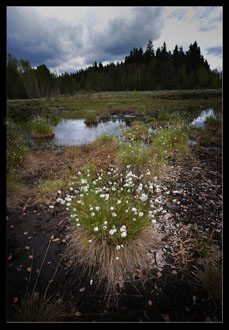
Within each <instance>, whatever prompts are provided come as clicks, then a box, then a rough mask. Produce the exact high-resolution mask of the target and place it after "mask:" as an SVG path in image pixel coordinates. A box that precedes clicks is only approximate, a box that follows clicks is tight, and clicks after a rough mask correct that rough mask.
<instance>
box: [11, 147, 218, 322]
mask: <svg viewBox="0 0 229 330" xmlns="http://www.w3.org/2000/svg"><path fill="white" fill-rule="evenodd" d="M193 152H194V153H195V156H196V157H195V161H193V159H191V158H189V157H187V158H186V160H185V162H184V161H183V162H181V163H180V165H179V164H178V163H177V161H176V160H175V159H172V158H170V159H168V160H169V163H170V165H171V166H174V167H173V169H174V171H173V172H172V173H171V176H170V177H169V178H167V179H165V181H163V183H162V185H163V184H164V185H166V186H168V185H170V195H169V197H170V198H169V199H168V200H169V201H168V203H167V213H166V214H165V215H164V217H163V219H162V221H160V222H158V223H157V224H156V230H157V231H158V234H159V235H160V237H161V243H162V245H161V246H160V247H158V249H157V250H154V251H153V250H151V251H149V255H148V257H149V267H150V269H151V277H150V278H149V276H148V278H147V277H146V276H145V275H144V273H143V272H141V271H140V270H136V281H135V283H128V282H125V283H122V282H120V283H119V284H118V285H117V290H118V292H119V296H118V303H117V304H116V305H115V304H113V305H112V304H110V305H107V303H106V302H105V301H104V293H103V290H102V289H101V290H100V289H96V279H95V281H94V282H93V284H92V285H90V277H88V276H86V275H85V276H84V277H83V278H82V277H80V276H79V275H78V274H80V272H78V270H77V269H76V270H70V269H69V268H68V263H67V257H66V256H65V249H66V246H67V241H68V238H69V236H68V234H69V232H68V226H69V224H68V218H69V216H68V214H67V211H66V210H63V209H62V208H61V207H60V208H56V207H55V209H53V210H52V209H48V208H47V207H38V206H36V207H35V206H34V207H31V206H29V203H28V204H26V203H25V204H24V205H21V206H20V207H19V208H18V210H17V212H14V213H12V212H10V211H8V210H7V213H6V233H7V288H6V292H7V307H8V308H7V310H8V315H7V320H12V321H13V322H14V321H17V320H13V314H12V306H13V305H17V306H20V304H21V302H22V300H23V297H24V296H25V293H26V292H32V291H33V290H34V292H36V293H37V295H40V296H42V295H43V294H44V291H45V289H46V288H47V286H48V285H49V287H48V290H47V296H49V297H50V296H52V297H53V298H54V299H56V300H57V299H60V298H61V299H62V301H63V302H67V303H68V304H70V305H71V311H70V310H69V311H67V314H68V316H67V317H66V316H65V319H64V321H69V322H93V321H94V322H222V310H221V308H222V307H221V304H220V303H217V302H216V301H215V300H214V299H212V298H211V297H210V296H209V292H208V291H207V290H206V289H204V287H203V286H202V285H201V284H200V283H199V282H198V279H196V277H195V276H194V275H193V271H194V270H195V269H196V268H195V267H198V268H200V267H201V262H203V263H204V260H206V255H204V249H203V244H202V245H201V244H199V245H198V244H197V243H198V242H199V243H200V242H202V243H203V242H210V243H209V244H208V246H207V248H209V247H210V244H211V249H210V251H213V252H214V253H213V255H211V257H212V258H213V259H214V260H215V262H216V263H217V265H220V264H221V261H222V260H221V250H222V246H221V245H222V150H221V149H220V148H212V149H211V148H200V149H199V150H193ZM194 243H195V244H194ZM194 247H195V248H194ZM201 251H202V254H201V253H200V252H201ZM208 256H209V255H208ZM36 280H37V282H36ZM35 282H36V286H35ZM34 286H35V287H34ZM24 321H26V320H24ZM54 321H55V320H54Z"/></svg>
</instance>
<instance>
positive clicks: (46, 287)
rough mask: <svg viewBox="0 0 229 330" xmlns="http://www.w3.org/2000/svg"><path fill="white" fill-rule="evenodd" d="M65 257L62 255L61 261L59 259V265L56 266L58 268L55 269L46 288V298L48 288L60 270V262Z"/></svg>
mask: <svg viewBox="0 0 229 330" xmlns="http://www.w3.org/2000/svg"><path fill="white" fill-rule="evenodd" d="M63 257H64V256H62V257H61V258H60V261H59V263H58V265H57V267H56V269H55V272H54V274H53V276H52V278H51V280H50V281H49V283H48V285H47V287H46V289H45V293H44V299H45V298H46V294H47V291H48V288H49V286H50V284H51V283H52V281H53V278H54V276H55V275H56V272H57V270H58V268H59V266H60V263H61V261H62V259H63Z"/></svg>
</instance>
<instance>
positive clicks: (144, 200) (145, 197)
mask: <svg viewBox="0 0 229 330" xmlns="http://www.w3.org/2000/svg"><path fill="white" fill-rule="evenodd" d="M139 199H140V200H141V201H142V202H146V201H147V199H148V196H147V195H146V194H141V196H140V197H139Z"/></svg>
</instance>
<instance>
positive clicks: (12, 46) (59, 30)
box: [7, 7, 82, 66]
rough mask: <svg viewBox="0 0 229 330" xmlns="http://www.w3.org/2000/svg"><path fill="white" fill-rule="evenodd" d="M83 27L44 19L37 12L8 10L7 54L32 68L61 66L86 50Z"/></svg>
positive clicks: (19, 9) (27, 9) (25, 9)
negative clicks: (25, 62) (76, 53)
mask: <svg viewBox="0 0 229 330" xmlns="http://www.w3.org/2000/svg"><path fill="white" fill-rule="evenodd" d="M81 32H82V31H81V27H80V26H70V25H69V24H66V23H65V22H63V21H60V20H58V19H56V18H43V17H41V16H39V15H37V14H36V12H35V11H34V10H33V8H28V7H26V8H23V10H22V9H21V8H15V7H8V8H7V52H8V53H11V54H12V55H13V56H16V57H17V58H23V59H28V60H29V61H30V63H31V65H33V66H36V65H38V64H42V63H45V64H47V65H51V66H55V65H58V64H60V63H61V62H62V61H64V60H67V58H68V57H69V56H70V55H71V54H72V53H74V52H76V51H77V49H79V48H80V47H81V46H82V38H81V35H82V33H81Z"/></svg>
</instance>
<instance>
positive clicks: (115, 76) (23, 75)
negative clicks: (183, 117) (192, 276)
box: [6, 40, 222, 99]
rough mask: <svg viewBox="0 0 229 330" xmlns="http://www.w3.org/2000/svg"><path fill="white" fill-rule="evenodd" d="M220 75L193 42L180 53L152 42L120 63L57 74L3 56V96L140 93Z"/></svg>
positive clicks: (214, 84)
mask: <svg viewBox="0 0 229 330" xmlns="http://www.w3.org/2000/svg"><path fill="white" fill-rule="evenodd" d="M221 87H222V73H220V72H218V71H217V70H211V69H210V66H209V64H208V62H207V60H206V59H204V57H203V56H202V54H201V51H200V47H199V46H198V44H197V42H196V41H195V42H194V43H193V44H190V46H189V49H188V50H187V51H186V52H184V51H183V48H182V47H179V48H178V46H177V45H176V46H175V48H174V50H173V51H172V52H171V51H168V50H167V47H166V43H165V42H164V43H163V46H162V47H160V48H157V49H156V51H155V50H154V47H153V43H152V41H151V40H149V41H148V43H147V46H146V50H145V52H144V51H143V49H142V47H140V48H135V47H134V48H133V50H131V51H130V54H129V55H128V56H126V57H125V60H124V61H121V62H117V64H114V63H109V64H107V65H105V66H103V64H102V63H99V64H97V62H95V63H94V64H93V65H92V66H90V67H88V68H86V69H81V70H78V71H76V72H75V73H66V72H65V73H63V74H61V75H59V76H58V75H56V74H54V73H51V72H50V70H49V69H48V68H47V67H46V65H45V64H41V65H39V66H37V67H36V68H32V67H31V65H30V63H29V61H28V60H24V59H20V60H18V59H17V58H16V57H13V56H12V55H11V54H8V56H7V67H6V92H7V98H9V99H17V98H41V97H52V96H59V95H74V94H75V93H76V92H78V91H82V90H86V91H91V90H93V91H126V90H129V91H132V90H137V91H143V90H169V89H178V90H179V89H205V88H210V89H211V88H212V89H215V88H221Z"/></svg>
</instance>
